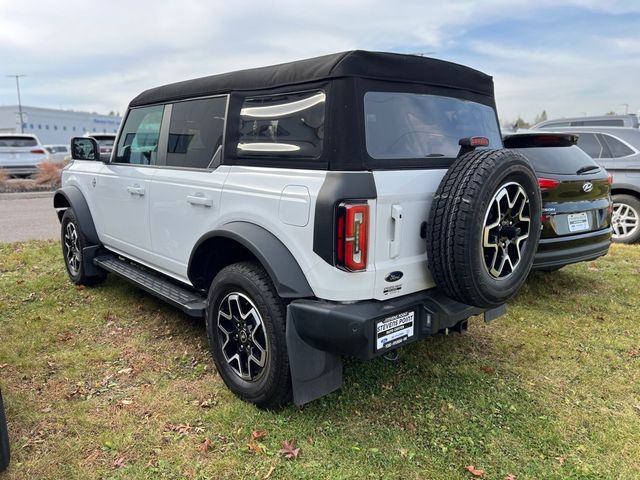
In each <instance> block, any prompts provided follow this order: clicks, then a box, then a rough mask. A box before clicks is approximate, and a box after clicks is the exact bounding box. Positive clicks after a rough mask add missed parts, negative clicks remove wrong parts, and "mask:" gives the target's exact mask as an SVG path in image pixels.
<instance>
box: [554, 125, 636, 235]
mask: <svg viewBox="0 0 640 480" xmlns="http://www.w3.org/2000/svg"><path fill="white" fill-rule="evenodd" d="M555 131H558V132H569V133H572V134H575V135H578V137H579V138H578V147H580V148H581V149H582V150H584V151H585V152H586V153H587V154H589V155H590V156H591V157H592V158H593V159H594V160H595V161H596V162H598V163H599V164H600V165H602V166H603V167H604V168H606V169H607V171H608V172H609V173H611V174H613V185H612V186H611V194H612V197H613V219H612V225H613V241H614V242H620V243H636V242H638V241H640V130H638V129H635V128H622V127H581V128H577V127H574V128H557V129H555Z"/></svg>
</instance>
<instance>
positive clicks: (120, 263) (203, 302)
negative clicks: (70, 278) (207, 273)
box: [93, 253, 207, 317]
mask: <svg viewBox="0 0 640 480" xmlns="http://www.w3.org/2000/svg"><path fill="white" fill-rule="evenodd" d="M93 263H94V264H95V265H96V266H98V267H100V268H103V269H104V270H106V271H108V272H111V273H115V274H116V275H118V276H120V277H123V278H124V279H126V280H129V281H130V282H131V283H133V284H134V285H137V286H138V287H140V288H142V289H143V290H144V291H146V292H149V293H150V294H152V295H155V296H156V297H158V298H159V299H161V300H164V301H165V302H167V303H169V304H171V305H173V306H174V307H178V308H179V309H180V310H182V311H183V312H184V313H186V314H187V315H189V316H190V317H204V315H205V311H206V308H207V299H206V297H204V296H202V295H199V294H198V293H196V292H194V291H192V290H189V289H187V288H185V287H181V286H180V285H177V284H176V283H175V282H173V281H171V280H169V279H168V278H166V277H163V276H162V275H161V274H158V273H155V272H152V271H150V270H148V269H146V268H144V267H141V266H139V265H137V264H135V263H132V262H129V261H127V260H124V259H123V258H120V257H118V256H116V255H114V254H112V253H109V254H106V255H105V254H103V255H99V256H97V257H95V258H94V259H93Z"/></svg>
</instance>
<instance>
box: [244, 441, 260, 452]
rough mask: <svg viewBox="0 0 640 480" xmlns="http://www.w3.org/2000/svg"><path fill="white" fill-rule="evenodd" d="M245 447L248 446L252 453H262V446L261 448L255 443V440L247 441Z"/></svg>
mask: <svg viewBox="0 0 640 480" xmlns="http://www.w3.org/2000/svg"><path fill="white" fill-rule="evenodd" d="M247 447H248V448H249V451H250V452H254V453H264V448H262V447H261V446H260V445H259V444H257V443H256V442H251V443H247Z"/></svg>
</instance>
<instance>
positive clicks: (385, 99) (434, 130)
mask: <svg viewBox="0 0 640 480" xmlns="http://www.w3.org/2000/svg"><path fill="white" fill-rule="evenodd" d="M364 113H365V130H366V142H367V152H368V153H369V155H370V156H371V157H372V158H375V159H394V158H395V159H403V158H438V157H449V158H451V157H456V156H457V154H458V151H459V150H460V146H459V145H458V141H459V140H460V139H461V138H465V137H473V136H482V137H487V138H488V139H489V148H501V147H502V140H501V139H500V129H499V127H498V121H497V118H496V115H495V112H494V110H493V109H492V108H491V107H489V106H487V105H482V104H480V103H476V102H471V101H468V100H460V99H458V98H452V97H442V96H436V95H423V94H418V93H400V92H367V93H366V94H365V96H364Z"/></svg>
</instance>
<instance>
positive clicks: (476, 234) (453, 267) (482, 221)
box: [427, 150, 542, 308]
mask: <svg viewBox="0 0 640 480" xmlns="http://www.w3.org/2000/svg"><path fill="white" fill-rule="evenodd" d="M541 204H542V201H541V198H540V189H539V187H538V180H537V177H536V175H535V172H534V171H533V168H532V167H531V165H530V164H529V162H528V161H527V159H526V158H525V157H523V156H522V155H520V154H518V153H516V152H512V151H510V150H475V151H473V152H470V153H467V154H465V155H462V156H461V157H459V158H458V159H457V160H456V161H455V162H454V163H453V165H452V166H451V168H450V169H449V170H448V171H447V173H446V175H445V176H444V178H443V179H442V182H441V183H440V185H439V187H438V190H437V192H436V195H435V197H434V200H433V205H432V207H431V212H430V216H429V223H428V224H427V257H428V261H429V269H430V270H431V274H432V275H433V278H434V280H435V282H436V284H437V285H438V286H439V287H440V288H441V289H442V290H444V292H445V293H446V294H447V295H448V296H450V297H451V298H454V299H456V300H458V301H460V302H463V303H466V304H468V305H475V306H477V307H481V308H491V307H495V306H498V305H501V304H503V303H505V302H506V301H508V300H509V299H510V298H512V297H513V296H514V295H515V293H516V292H517V291H518V289H519V288H520V287H521V286H522V284H523V283H524V282H525V280H526V278H527V275H528V274H529V271H530V270H531V266H532V264H533V259H534V255H535V253H536V250H537V247H538V240H539V238H540V228H541V224H540V215H541Z"/></svg>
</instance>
